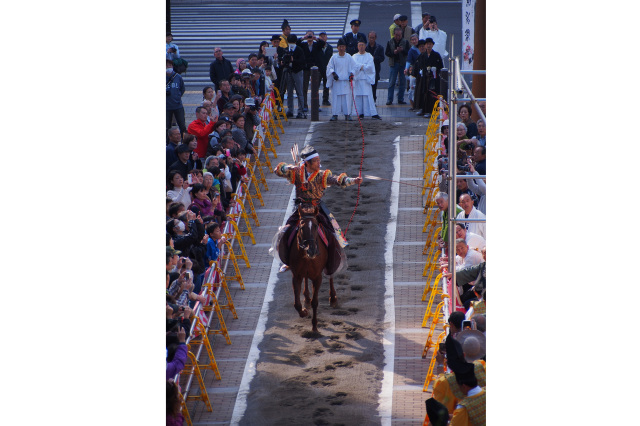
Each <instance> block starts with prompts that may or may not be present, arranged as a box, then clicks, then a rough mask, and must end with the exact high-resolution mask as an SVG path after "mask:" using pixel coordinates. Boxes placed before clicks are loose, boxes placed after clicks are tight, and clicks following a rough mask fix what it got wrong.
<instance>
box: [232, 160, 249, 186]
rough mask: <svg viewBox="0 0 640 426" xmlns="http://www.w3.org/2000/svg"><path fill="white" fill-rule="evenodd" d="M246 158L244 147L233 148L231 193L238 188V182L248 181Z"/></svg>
mask: <svg viewBox="0 0 640 426" xmlns="http://www.w3.org/2000/svg"><path fill="white" fill-rule="evenodd" d="M246 158H247V153H246V152H245V150H244V149H235V150H234V151H233V153H232V157H231V161H232V167H231V187H232V188H233V191H232V192H233V193H235V192H236V191H237V190H238V182H244V183H247V182H248V181H249V178H248V177H247V168H246V166H247V162H246V161H245V160H246Z"/></svg>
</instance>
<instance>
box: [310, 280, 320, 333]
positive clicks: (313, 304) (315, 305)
mask: <svg viewBox="0 0 640 426" xmlns="http://www.w3.org/2000/svg"><path fill="white" fill-rule="evenodd" d="M321 285H322V274H320V275H319V276H318V277H317V278H316V279H314V280H313V299H311V307H312V308H313V319H312V320H311V324H312V325H313V332H314V333H317V332H318V293H320V286H321Z"/></svg>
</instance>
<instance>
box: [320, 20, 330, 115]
mask: <svg viewBox="0 0 640 426" xmlns="http://www.w3.org/2000/svg"><path fill="white" fill-rule="evenodd" d="M318 38H319V39H320V40H322V41H324V43H325V44H324V47H322V49H321V52H322V54H321V55H320V64H319V65H318V68H320V70H319V71H320V84H322V105H325V106H331V103H330V102H329V88H328V87H327V65H328V64H329V60H330V59H331V57H332V56H333V47H331V45H330V44H329V43H328V42H327V33H325V32H324V31H322V32H321V33H320V35H319V36H318Z"/></svg>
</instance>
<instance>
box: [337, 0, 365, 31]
mask: <svg viewBox="0 0 640 426" xmlns="http://www.w3.org/2000/svg"><path fill="white" fill-rule="evenodd" d="M359 18H360V2H359V1H352V2H350V3H349V13H348V14H347V20H346V22H345V23H344V31H343V32H342V34H341V35H340V37H342V36H343V35H345V34H346V33H350V32H351V25H350V24H349V22H351V21H353V20H354V19H359Z"/></svg>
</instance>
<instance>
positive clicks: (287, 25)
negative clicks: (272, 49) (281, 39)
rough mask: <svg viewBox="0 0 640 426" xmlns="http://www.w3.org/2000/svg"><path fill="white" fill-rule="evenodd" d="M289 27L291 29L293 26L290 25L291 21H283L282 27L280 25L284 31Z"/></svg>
mask: <svg viewBox="0 0 640 426" xmlns="http://www.w3.org/2000/svg"><path fill="white" fill-rule="evenodd" d="M287 27H289V28H291V25H289V21H287V20H286V19H285V20H284V21H282V25H280V28H282V31H284V29H285V28H287Z"/></svg>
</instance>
